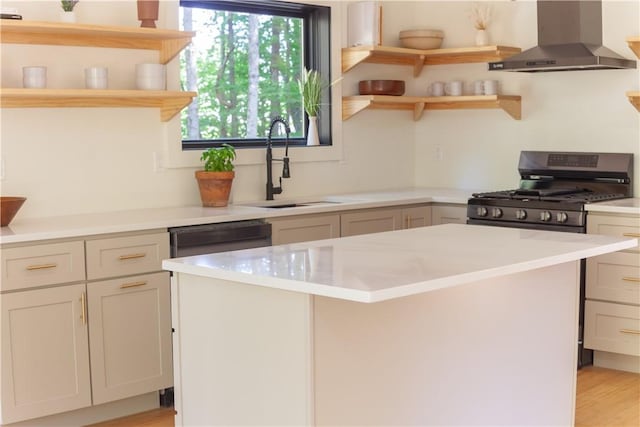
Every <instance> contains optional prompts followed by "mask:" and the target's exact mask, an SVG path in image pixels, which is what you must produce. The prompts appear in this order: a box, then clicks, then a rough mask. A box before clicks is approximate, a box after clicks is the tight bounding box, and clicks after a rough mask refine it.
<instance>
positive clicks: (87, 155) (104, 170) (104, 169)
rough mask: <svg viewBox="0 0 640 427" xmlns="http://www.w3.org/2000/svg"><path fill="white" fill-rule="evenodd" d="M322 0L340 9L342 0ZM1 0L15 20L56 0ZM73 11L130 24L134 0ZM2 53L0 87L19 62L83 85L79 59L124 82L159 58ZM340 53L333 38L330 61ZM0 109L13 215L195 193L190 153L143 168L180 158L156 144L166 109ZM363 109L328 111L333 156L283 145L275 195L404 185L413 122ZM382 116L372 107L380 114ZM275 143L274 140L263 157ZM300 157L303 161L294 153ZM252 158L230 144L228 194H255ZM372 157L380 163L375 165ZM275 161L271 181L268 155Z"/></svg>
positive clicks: (105, 52) (185, 200)
mask: <svg viewBox="0 0 640 427" xmlns="http://www.w3.org/2000/svg"><path fill="white" fill-rule="evenodd" d="M332 4H333V5H334V6H335V8H336V10H335V14H336V15H337V16H338V17H339V16H340V14H341V8H342V4H340V3H338V2H333V3H332ZM2 6H3V7H17V8H18V9H19V12H20V13H22V14H23V16H24V19H29V20H49V21H58V20H59V10H60V7H59V2H58V1H57V0H56V1H2ZM76 11H77V15H78V22H79V23H85V24H102V25H126V26H139V22H138V21H137V15H136V2H135V0H121V1H120V0H118V1H108V2H106V1H92V0H82V1H81V2H80V3H79V4H78V6H77V7H76ZM176 11H177V0H171V1H163V2H162V4H161V10H160V19H159V21H158V27H159V28H176V27H177V12H176ZM334 28H335V33H336V35H337V36H336V40H335V46H338V47H339V46H340V45H341V43H342V41H341V39H340V37H341V30H342V25H340V22H337V24H336V25H335V26H334ZM1 53H2V74H1V80H2V81H1V85H2V87H21V81H22V80H21V79H22V77H21V68H22V66H25V65H46V66H47V67H48V83H49V85H48V87H49V88H82V87H83V85H84V83H83V82H84V81H83V69H84V68H85V67H87V66H93V65H102V66H106V67H108V68H109V76H110V81H109V84H110V87H111V88H114V89H133V88H134V66H135V64H136V63H139V62H156V61H157V59H158V56H157V53H155V52H151V51H143V50H122V49H98V48H84V47H81V48H77V47H53V46H28V45H2V52H1ZM339 54H340V50H339V49H336V50H335V55H334V57H335V60H334V62H335V68H336V69H338V70H339V57H340V56H339ZM169 71H170V77H169V80H170V82H169V86H170V87H169V89H177V88H178V79H177V73H176V71H177V60H174V61H172V63H171V64H170V65H169ZM338 95H339V94H338ZM337 99H339V96H338V97H337ZM339 105H340V104H339V103H338V106H339ZM1 114H2V116H1V125H2V126H1V139H0V142H1V158H0V162H2V164H3V165H4V178H3V179H2V181H0V185H1V186H2V194H3V195H23V196H26V197H27V198H28V200H27V203H25V205H24V206H23V208H22V209H21V211H20V214H19V215H20V217H21V218H27V217H42V216H50V215H67V214H77V213H91V212H100V211H115V210H122V209H137V208H145V207H164V206H178V205H199V204H200V199H199V195H198V190H197V184H196V181H195V179H194V177H193V172H194V171H195V170H196V169H197V168H198V167H199V162H191V163H189V162H187V167H177V168H176V167H163V168H162V169H161V170H158V171H155V170H154V155H159V156H160V159H161V162H162V163H163V165H164V166H166V165H169V164H183V162H182V163H181V162H180V161H175V159H171V158H169V159H167V158H166V155H167V146H175V145H176V144H179V139H180V135H179V130H178V129H179V125H178V121H177V119H174V120H172V121H171V122H169V123H162V122H160V120H159V112H158V111H157V110H155V109H135V108H86V109H80V108H60V109H31V108H29V109H3V110H2V111H1ZM374 117H375V115H372V116H369V117H366V118H363V120H362V121H360V122H355V121H354V122H349V123H345V124H344V125H341V124H340V123H339V122H340V114H339V110H338V114H336V115H335V116H334V120H336V121H337V122H338V123H337V124H338V126H337V128H338V131H339V133H338V134H337V135H336V137H335V139H336V142H337V143H338V144H337V146H336V148H335V149H333V151H334V154H333V155H331V156H329V157H332V158H333V159H334V160H331V161H323V162H313V161H309V158H313V157H315V156H323V157H326V156H324V153H325V152H326V151H327V149H326V148H323V147H320V148H313V147H310V148H299V149H293V150H291V152H290V157H291V175H292V178H291V179H288V180H285V181H284V183H283V185H284V193H283V194H282V195H281V196H279V198H287V197H296V196H306V195H315V194H327V193H343V192H351V191H360V190H372V189H379V188H397V187H403V186H410V185H412V184H413V175H414V171H413V127H412V126H404V124H403V122H402V121H394V122H393V123H388V124H386V125H385V126H383V127H372V126H371V123H370V121H371V120H373V118H374ZM386 118H387V116H386V115H380V119H381V120H385V119H386ZM265 136H266V135H265ZM389 141H393V143H394V148H393V158H392V160H393V161H390V158H389V153H388V152H387V145H388V142H389ZM303 150H304V151H303ZM248 151H254V153H249V152H248ZM314 152H315V153H314ZM309 153H311V154H309ZM280 154H281V153H280V152H279V150H278V149H277V150H275V152H274V156H276V157H279V156H280ZM302 158H306V161H304V162H300V159H302ZM263 159H264V150H262V149H261V150H242V151H241V152H240V154H239V163H240V164H239V165H238V166H237V168H236V179H235V181H234V184H233V191H232V199H233V200H234V201H248V200H259V199H263V198H264V191H265V190H264V188H265V182H266V167H265V165H264V161H263ZM380 168H384V170H385V172H384V173H380V171H379V169H380ZM274 169H275V171H274V178H275V179H276V182H277V175H276V173H279V171H280V168H279V165H277V164H276V165H275V166H274ZM276 171H277V172H276ZM277 197H278V196H277Z"/></svg>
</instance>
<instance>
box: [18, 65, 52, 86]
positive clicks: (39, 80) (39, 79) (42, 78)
mask: <svg viewBox="0 0 640 427" xmlns="http://www.w3.org/2000/svg"><path fill="white" fill-rule="evenodd" d="M22 86H23V87H25V88H31V89H44V88H46V87H47V67H43V66H29V67H22Z"/></svg>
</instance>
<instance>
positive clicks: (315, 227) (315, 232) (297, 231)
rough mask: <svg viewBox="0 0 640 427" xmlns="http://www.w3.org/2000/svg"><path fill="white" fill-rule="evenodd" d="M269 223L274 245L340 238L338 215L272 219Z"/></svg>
mask: <svg viewBox="0 0 640 427" xmlns="http://www.w3.org/2000/svg"><path fill="white" fill-rule="evenodd" d="M269 222H270V223H271V232H272V235H271V241H272V243H273V244H274V245H284V244H287V243H299V242H309V241H312V240H322V239H332V238H335V237H340V215H339V214H327V215H324V214H323V215H301V216H295V217H281V218H272V219H270V220H269Z"/></svg>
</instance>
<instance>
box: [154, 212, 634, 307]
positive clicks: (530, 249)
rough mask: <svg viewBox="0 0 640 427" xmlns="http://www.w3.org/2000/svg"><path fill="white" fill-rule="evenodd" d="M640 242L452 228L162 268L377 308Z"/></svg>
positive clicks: (168, 263) (204, 258) (176, 262)
mask: <svg viewBox="0 0 640 427" xmlns="http://www.w3.org/2000/svg"><path fill="white" fill-rule="evenodd" d="M635 244H637V241H636V239H620V238H615V237H608V236H601V235H588V234H577V233H561V232H555V231H535V230H522V229H513V228H502V227H487V226H479V225H463V224H446V225H439V226H434V227H422V228H414V229H409V230H399V231H391V232H386V233H374V234H367V235H362V236H354V237H345V238H340V239H329V240H320V241H314V242H306V243H297V244H291V245H281V246H272V247H267V248H258V249H248V250H241V251H234V252H226V253H219V254H210V255H200V256H193V257H185V258H175V259H171V260H165V261H164V262H163V268H164V269H166V270H171V271H175V272H179V273H187V274H194V275H198V276H204V277H209V278H214V279H224V280H231V281H236V282H241V283H245V284H251V285H257V286H265V287H269V288H276V289H284V290H290V291H296V292H304V293H308V294H313V295H323V296H329V297H334V298H340V299H345V300H351V301H359V302H377V301H384V300H387V299H392V298H398V297H402V296H408V295H414V294H418V293H423V292H428V291H432V290H436V289H440V288H445V287H452V286H457V285H461V284H464V283H469V282H473V281H477V280H482V279H488V278H492V277H498V276H503V275H506V274H512V273H518V272H522V271H528V270H532V269H536V268H541V267H547V266H551V265H555V264H560V263H564V262H568V261H575V260H579V259H582V258H586V257H591V256H596V255H601V254H604V253H609V252H614V251H618V250H623V249H627V248H631V247H634V245H635Z"/></svg>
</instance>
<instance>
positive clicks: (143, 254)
mask: <svg viewBox="0 0 640 427" xmlns="http://www.w3.org/2000/svg"><path fill="white" fill-rule="evenodd" d="M146 256H147V254H145V253H139V254H128V255H120V256H119V257H118V259H119V260H120V261H126V260H128V259H136V258H144V257H146Z"/></svg>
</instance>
